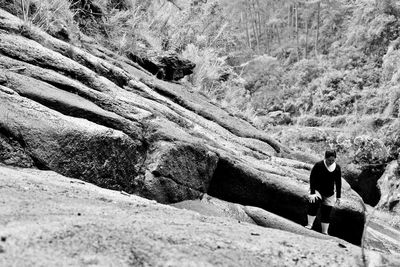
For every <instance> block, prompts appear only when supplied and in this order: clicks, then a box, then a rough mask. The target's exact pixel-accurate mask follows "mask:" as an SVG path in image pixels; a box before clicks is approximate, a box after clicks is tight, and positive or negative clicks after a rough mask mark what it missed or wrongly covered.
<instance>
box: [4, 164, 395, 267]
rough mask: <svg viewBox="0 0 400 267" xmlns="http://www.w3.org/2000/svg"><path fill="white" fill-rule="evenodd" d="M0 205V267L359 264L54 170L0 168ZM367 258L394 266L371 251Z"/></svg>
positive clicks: (329, 247) (335, 246)
mask: <svg viewBox="0 0 400 267" xmlns="http://www.w3.org/2000/svg"><path fill="white" fill-rule="evenodd" d="M32 200H34V201H32ZM0 203H1V205H0V214H1V216H0V226H1V227H0V238H1V239H0V240H1V241H0V265H1V266H86V265H88V266H89V265H96V266H115V265H117V266H227V265H229V266H293V265H296V264H297V265H299V266H332V265H336V266H358V265H360V264H361V263H362V257H361V250H360V248H359V247H356V246H353V245H351V244H347V243H345V244H344V243H342V242H340V241H337V240H333V239H330V240H322V239H318V238H312V237H306V236H302V235H297V234H293V233H288V232H285V231H280V230H276V229H270V228H263V227H258V226H255V225H252V224H248V223H238V222H237V221H234V220H231V219H227V218H218V217H208V216H204V215H200V214H198V213H195V212H191V211H185V210H180V209H176V208H173V207H170V206H165V205H161V204H158V203H156V202H155V201H150V200H147V199H143V198H140V197H137V196H135V195H127V194H121V193H120V192H118V191H111V190H107V189H103V188H99V187H96V186H94V185H92V184H90V183H85V182H82V181H80V180H77V179H69V178H66V177H63V176H61V175H59V174H56V173H54V172H52V171H39V170H33V169H15V168H10V167H3V166H0ZM322 248H323V249H322ZM366 261H367V263H368V262H371V263H374V264H389V265H391V266H396V264H397V265H398V263H399V259H397V258H396V257H394V256H387V255H381V254H378V253H372V252H367V254H366Z"/></svg>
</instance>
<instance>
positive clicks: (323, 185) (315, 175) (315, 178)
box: [310, 160, 342, 198]
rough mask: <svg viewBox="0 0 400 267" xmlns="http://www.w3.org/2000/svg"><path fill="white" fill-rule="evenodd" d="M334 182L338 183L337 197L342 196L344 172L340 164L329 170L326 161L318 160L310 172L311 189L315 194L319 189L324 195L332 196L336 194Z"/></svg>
mask: <svg viewBox="0 0 400 267" xmlns="http://www.w3.org/2000/svg"><path fill="white" fill-rule="evenodd" d="M334 184H335V185H336V197H337V198H340V196H341V189H342V172H341V170H340V166H339V164H337V163H336V168H335V170H334V171H333V172H329V171H328V169H327V168H326V166H325V163H324V161H323V160H322V161H319V162H317V163H316V164H315V165H314V167H313V168H312V170H311V174H310V191H311V194H315V190H317V191H318V192H319V193H320V194H321V195H322V196H324V197H330V196H332V195H333V194H334Z"/></svg>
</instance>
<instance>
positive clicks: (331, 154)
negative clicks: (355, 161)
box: [325, 150, 336, 159]
mask: <svg viewBox="0 0 400 267" xmlns="http://www.w3.org/2000/svg"><path fill="white" fill-rule="evenodd" d="M329 157H334V158H336V151H335V150H327V151H325V158H326V159H327V158H329Z"/></svg>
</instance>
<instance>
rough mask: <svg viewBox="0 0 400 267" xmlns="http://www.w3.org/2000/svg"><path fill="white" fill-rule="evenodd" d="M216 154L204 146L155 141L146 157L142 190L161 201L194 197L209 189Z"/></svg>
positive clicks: (170, 201)
mask: <svg viewBox="0 0 400 267" xmlns="http://www.w3.org/2000/svg"><path fill="white" fill-rule="evenodd" d="M217 162H218V157H217V155H216V154H215V153H213V152H211V151H207V149H206V148H205V147H204V146H201V145H193V144H187V143H170V142H165V141H161V142H157V143H154V144H153V145H152V146H151V148H150V149H149V151H148V155H147V157H146V162H145V166H146V172H145V175H144V179H143V181H142V183H143V188H142V189H141V194H142V195H145V196H146V197H148V198H151V199H155V200H157V201H158V202H161V203H175V202H179V201H183V200H185V199H196V198H199V197H200V196H201V195H202V194H204V193H206V192H207V191H208V187H209V184H210V182H211V179H212V176H213V174H214V171H215V168H216V166H217Z"/></svg>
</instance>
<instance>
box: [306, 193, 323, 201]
mask: <svg viewBox="0 0 400 267" xmlns="http://www.w3.org/2000/svg"><path fill="white" fill-rule="evenodd" d="M308 199H309V200H310V203H315V202H317V201H318V199H321V197H320V196H319V195H318V194H311V195H309V196H308Z"/></svg>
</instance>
